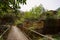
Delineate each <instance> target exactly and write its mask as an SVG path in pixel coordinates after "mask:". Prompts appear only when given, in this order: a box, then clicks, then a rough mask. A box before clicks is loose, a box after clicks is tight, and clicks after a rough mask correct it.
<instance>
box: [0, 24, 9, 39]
mask: <svg viewBox="0 0 60 40" xmlns="http://www.w3.org/2000/svg"><path fill="white" fill-rule="evenodd" d="M4 26H6V25H4ZM9 29H10V26H9V27H8V28H7V29H6V30H5V31H4V32H3V33H2V34H1V35H0V38H2V36H3V35H4V34H5V33H6V32H7V31H8V30H9Z"/></svg>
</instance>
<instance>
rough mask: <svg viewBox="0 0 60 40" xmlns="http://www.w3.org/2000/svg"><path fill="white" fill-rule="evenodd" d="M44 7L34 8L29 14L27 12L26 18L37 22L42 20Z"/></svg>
mask: <svg viewBox="0 0 60 40" xmlns="http://www.w3.org/2000/svg"><path fill="white" fill-rule="evenodd" d="M43 9H44V8H43V7H42V6H41V5H40V6H38V7H35V8H32V9H31V10H30V11H29V12H25V14H24V17H25V18H27V19H32V20H36V19H39V18H40V15H41V14H42V13H43Z"/></svg>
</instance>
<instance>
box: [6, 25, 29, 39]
mask: <svg viewBox="0 0 60 40" xmlns="http://www.w3.org/2000/svg"><path fill="white" fill-rule="evenodd" d="M7 40H29V39H28V38H27V37H26V36H25V35H24V33H23V32H22V31H21V30H20V29H19V28H17V27H16V26H13V27H12V28H11V31H10V33H9V34H8V38H7Z"/></svg>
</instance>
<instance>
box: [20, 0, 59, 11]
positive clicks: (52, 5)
mask: <svg viewBox="0 0 60 40" xmlns="http://www.w3.org/2000/svg"><path fill="white" fill-rule="evenodd" d="M40 4H42V5H43V7H44V8H45V9H48V10H55V9H57V8H59V7H60V0H27V4H26V5H21V9H20V10H22V11H29V10H30V9H32V7H35V6H39V5H40Z"/></svg>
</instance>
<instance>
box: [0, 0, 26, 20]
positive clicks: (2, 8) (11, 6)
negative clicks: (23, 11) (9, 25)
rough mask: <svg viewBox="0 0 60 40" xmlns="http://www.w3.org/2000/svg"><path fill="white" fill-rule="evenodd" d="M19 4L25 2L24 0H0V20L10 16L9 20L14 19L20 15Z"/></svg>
mask: <svg viewBox="0 0 60 40" xmlns="http://www.w3.org/2000/svg"><path fill="white" fill-rule="evenodd" d="M20 4H26V0H0V20H2V19H4V18H5V19H7V20H8V18H11V20H14V21H16V19H18V17H20V11H19V10H18V9H19V8H20ZM18 15H19V16H18ZM5 19H4V20H5ZM7 20H6V21H7Z"/></svg>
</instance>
